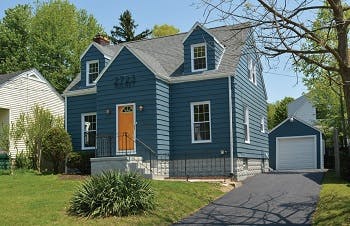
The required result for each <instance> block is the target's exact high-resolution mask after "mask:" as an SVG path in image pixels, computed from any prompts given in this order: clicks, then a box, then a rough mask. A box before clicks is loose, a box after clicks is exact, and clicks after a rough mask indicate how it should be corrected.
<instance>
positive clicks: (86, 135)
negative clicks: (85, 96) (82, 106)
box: [81, 113, 97, 150]
mask: <svg viewBox="0 0 350 226" xmlns="http://www.w3.org/2000/svg"><path fill="white" fill-rule="evenodd" d="M96 127H97V123H96V113H85V114H82V115H81V147H82V149H83V150H84V149H94V148H95V147H96Z"/></svg>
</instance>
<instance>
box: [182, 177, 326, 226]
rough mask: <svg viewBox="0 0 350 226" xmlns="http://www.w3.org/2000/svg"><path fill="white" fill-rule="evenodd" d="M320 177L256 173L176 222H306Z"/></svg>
mask: <svg viewBox="0 0 350 226" xmlns="http://www.w3.org/2000/svg"><path fill="white" fill-rule="evenodd" d="M322 178H323V172H322V171H308V172H271V173H268V174H260V175H257V176H254V177H251V178H248V179H247V180H245V181H244V182H243V186H241V187H239V188H237V189H234V190H232V191H231V192H229V193H227V194H226V195H224V196H223V197H221V198H220V199H218V200H216V201H214V202H213V203H211V204H209V205H208V206H206V207H204V208H202V209H201V210H199V211H198V212H196V213H194V214H193V215H192V216H189V217H188V218H185V219H183V220H181V221H180V222H179V223H177V224H176V225H262V224H263V225H280V224H281V225H310V224H311V218H312V214H313V212H314V211H315V207H316V203H317V201H318V197H319V192H320V188H321V181H322Z"/></svg>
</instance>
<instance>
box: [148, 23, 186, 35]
mask: <svg viewBox="0 0 350 226" xmlns="http://www.w3.org/2000/svg"><path fill="white" fill-rule="evenodd" d="M179 32H180V30H179V29H178V28H176V27H174V26H172V25H169V24H162V25H157V24H156V25H154V26H153V30H152V37H153V38H158V37H163V36H168V35H174V34H177V33H179Z"/></svg>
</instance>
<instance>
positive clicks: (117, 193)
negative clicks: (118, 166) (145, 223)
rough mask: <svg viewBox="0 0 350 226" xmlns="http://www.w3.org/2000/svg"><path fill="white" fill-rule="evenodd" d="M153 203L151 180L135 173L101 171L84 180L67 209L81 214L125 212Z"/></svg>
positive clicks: (117, 213) (142, 210)
mask: <svg viewBox="0 0 350 226" xmlns="http://www.w3.org/2000/svg"><path fill="white" fill-rule="evenodd" d="M154 207H155V201H154V193H153V190H152V188H151V186H150V181H149V180H146V179H144V178H142V177H141V176H140V175H138V174H136V173H120V172H112V171H109V172H104V173H102V174H101V175H99V176H93V177H91V178H90V179H88V180H86V181H85V182H84V183H83V185H82V186H81V187H80V188H79V189H78V190H77V191H76V192H75V194H74V195H73V198H72V199H71V201H70V206H69V209H68V213H69V214H71V215H76V216H81V217H108V216H127V215H134V214H138V213H141V212H144V211H147V210H152V209H153V208H154Z"/></svg>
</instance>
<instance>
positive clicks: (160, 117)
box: [156, 79, 170, 155]
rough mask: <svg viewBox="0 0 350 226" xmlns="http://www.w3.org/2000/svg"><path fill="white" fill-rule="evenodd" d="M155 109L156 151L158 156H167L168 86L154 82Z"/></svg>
mask: <svg viewBox="0 0 350 226" xmlns="http://www.w3.org/2000/svg"><path fill="white" fill-rule="evenodd" d="M156 109H157V119H156V120H157V121H156V123H157V150H158V154H165V155H169V149H170V131H169V124H170V122H169V120H170V117H169V85H168V84H167V83H165V82H163V81H161V80H158V79H157V80H156Z"/></svg>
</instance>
